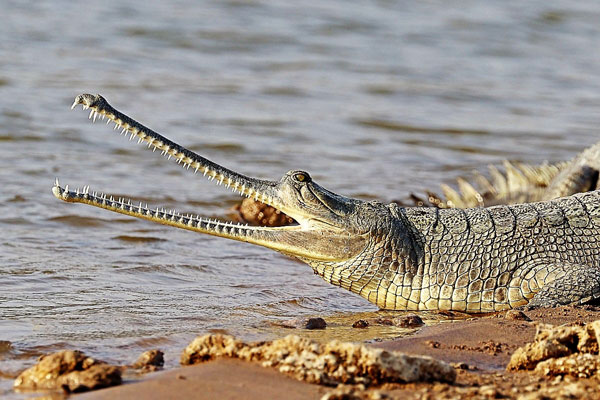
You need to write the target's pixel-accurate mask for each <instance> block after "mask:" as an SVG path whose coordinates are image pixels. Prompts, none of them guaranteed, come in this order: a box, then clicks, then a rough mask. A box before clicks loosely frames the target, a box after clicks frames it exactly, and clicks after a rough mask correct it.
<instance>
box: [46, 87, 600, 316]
mask: <svg viewBox="0 0 600 400" xmlns="http://www.w3.org/2000/svg"><path fill="white" fill-rule="evenodd" d="M76 105H82V106H83V108H84V109H85V108H90V109H91V111H90V118H93V119H94V120H95V119H96V118H98V117H100V118H102V119H104V118H108V120H109V121H112V122H114V123H115V126H117V127H121V128H122V131H123V133H129V134H131V136H132V137H138V141H140V142H145V143H146V144H147V145H148V147H149V148H153V149H159V150H161V151H162V153H163V154H164V155H165V156H167V157H169V158H174V159H175V160H176V161H177V162H178V163H180V164H182V165H183V166H184V167H186V168H191V169H193V170H194V171H195V172H201V173H202V174H203V175H205V176H208V177H209V179H211V180H216V181H217V182H218V183H220V184H224V185H226V186H227V187H229V188H231V189H232V190H234V191H235V192H238V193H240V194H242V195H245V196H248V197H253V198H255V199H256V200H260V201H261V202H263V203H265V204H266V205H269V206H272V207H274V208H276V209H278V210H280V211H281V212H283V213H285V214H287V215H288V216H290V217H291V218H293V219H294V220H295V221H296V222H297V224H295V225H291V226H285V227H260V226H247V225H242V224H238V223H230V222H220V221H212V220H208V219H205V218H202V217H199V216H196V217H193V216H189V215H181V214H178V213H175V212H168V211H165V210H160V209H156V210H151V209H149V208H148V207H147V206H142V204H140V205H139V206H136V205H134V204H133V203H132V202H131V201H129V200H125V199H118V200H115V199H114V198H112V197H107V196H106V195H101V194H100V195H99V194H96V193H90V191H89V188H87V187H86V188H84V189H83V190H76V191H70V190H69V189H68V186H66V187H65V188H63V187H61V186H60V185H59V184H58V182H56V184H55V186H54V187H53V189H52V190H53V193H54V195H55V196H56V197H57V198H59V199H61V200H64V201H67V202H76V203H85V204H89V205H93V206H96V207H100V208H105V209H108V210H111V211H114V212H118V213H122V214H127V215H131V216H135V217H138V218H143V219H148V220H151V221H154V222H158V223H162V224H167V225H172V226H175V227H178V228H182V229H187V230H191V231H196V232H201V233H206V234H210V235H215V236H221V237H225V238H228V239H234V240H238V241H245V242H249V243H253V244H258V245H261V246H265V247H268V248H271V249H273V250H276V251H279V252H282V253H284V254H287V255H289V256H292V257H296V258H298V259H300V260H302V261H304V262H306V263H308V264H309V265H310V266H311V267H312V268H313V269H314V271H315V272H316V273H317V274H318V275H320V276H321V277H323V278H324V279H325V280H326V281H328V282H330V283H332V284H334V285H338V286H341V287H343V288H346V289H348V290H350V291H352V292H354V293H357V294H359V295H361V296H363V297H364V298H366V299H367V300H369V301H371V302H372V303H375V304H377V305H378V306H379V307H381V308H385V309H394V310H406V309H410V310H457V311H466V312H476V313H479V312H490V311H499V310H505V309H508V308H513V307H518V306H522V305H526V304H529V305H530V306H556V305H559V304H571V303H583V302H588V301H592V300H595V299H597V298H598V297H600V268H599V265H598V264H599V258H600V256H599V253H600V250H599V244H598V239H597V238H598V234H599V233H600V193H599V192H596V191H594V192H589V193H583V194H577V195H573V196H570V197H564V198H560V199H556V200H551V201H546V202H538V203H531V204H520V205H513V206H495V207H491V208H472V209H466V210H462V209H437V208H402V207H400V206H398V205H397V204H390V205H385V204H382V203H379V202H365V201H361V200H357V199H351V198H348V197H344V196H341V195H338V194H335V193H332V192H330V191H328V190H326V189H325V188H323V187H321V186H320V185H318V184H317V183H315V182H314V181H313V180H312V178H311V177H310V175H309V174H308V173H307V172H305V171H290V172H288V173H287V174H285V175H284V176H283V177H282V178H281V179H280V180H279V181H265V180H259V179H254V178H250V177H247V176H244V175H241V174H239V173H237V172H234V171H232V170H229V169H226V168H224V167H222V166H220V165H218V164H216V163H214V162H211V161H209V160H207V159H206V158H204V157H201V156H199V155H197V154H195V153H194V152H192V151H190V150H188V149H185V148H184V147H182V146H180V145H178V144H176V143H174V142H172V141H170V140H169V139H167V138H165V137H164V136H161V135H159V134H158V133H156V132H154V131H152V130H150V129H149V128H146V127H145V126H143V125H141V124H140V123H138V122H137V121H134V120H133V119H131V118H129V117H127V116H126V115H124V114H122V113H120V112H119V111H117V110H116V109H114V108H113V107H111V106H110V105H109V104H108V103H107V102H106V100H105V99H104V98H102V97H101V96H100V95H97V96H93V95H89V94H84V95H80V96H78V97H77V98H76V99H75V103H74V104H73V107H75V106H76ZM577 176H579V175H577V174H571V175H569V181H570V182H573V183H572V184H570V185H567V186H569V187H570V188H571V189H572V188H573V187H577V186H578V185H579V186H581V184H579V183H578V182H587V181H589V180H590V174H589V173H586V174H583V175H581V176H582V177H583V178H582V179H579V178H577ZM596 177H597V176H596ZM594 184H595V183H594ZM571 189H569V190H571Z"/></svg>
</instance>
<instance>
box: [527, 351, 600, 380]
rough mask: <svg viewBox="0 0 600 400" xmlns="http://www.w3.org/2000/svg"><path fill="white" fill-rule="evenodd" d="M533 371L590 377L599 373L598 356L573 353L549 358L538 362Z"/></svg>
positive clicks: (599, 362)
mask: <svg viewBox="0 0 600 400" xmlns="http://www.w3.org/2000/svg"><path fill="white" fill-rule="evenodd" d="M535 371H537V372H541V373H543V374H544V375H550V376H556V375H571V376H575V377H577V378H590V377H592V376H595V375H600V357H599V356H598V355H597V354H589V353H575V354H571V355H569V356H567V357H561V358H551V359H549V360H545V361H542V362H540V363H539V364H538V365H537V366H536V367H535Z"/></svg>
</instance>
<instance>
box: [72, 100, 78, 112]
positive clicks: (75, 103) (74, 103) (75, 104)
mask: <svg viewBox="0 0 600 400" xmlns="http://www.w3.org/2000/svg"><path fill="white" fill-rule="evenodd" d="M75 106H77V99H75V101H74V102H73V105H72V106H71V110H72V109H74V108H75Z"/></svg>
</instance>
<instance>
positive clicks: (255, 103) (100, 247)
mask: <svg viewBox="0 0 600 400" xmlns="http://www.w3.org/2000/svg"><path fill="white" fill-rule="evenodd" d="M1 8H2V10H1V13H2V24H0V39H1V40H0V340H1V342H0V371H1V374H0V375H2V376H6V377H10V376H11V375H13V374H14V373H15V372H16V371H18V370H19V369H21V368H24V367H25V366H28V365H31V364H32V363H33V362H34V361H35V357H36V356H37V355H39V354H42V353H46V352H49V351H53V350H56V349H60V348H65V347H68V348H78V349H81V350H84V351H86V352H87V353H89V354H91V355H93V356H96V357H98V358H103V359H106V360H108V361H114V362H121V363H123V362H131V361H133V360H134V359H135V358H136V356H137V355H138V354H139V353H140V352H141V351H143V350H147V349H149V348H155V347H158V348H162V349H163V350H166V351H167V364H168V365H169V366H173V365H176V363H177V358H178V355H179V351H180V350H181V349H182V348H183V347H184V346H185V345H186V344H187V343H188V342H189V341H190V340H191V339H192V338H193V337H195V335H197V334H200V333H205V332H209V331H213V332H214V331H227V332H230V333H233V334H236V335H239V336H241V337H244V338H247V339H262V338H269V337H273V336H276V335H280V334H285V333H288V332H290V331H289V330H284V329H281V328H276V327H274V326H273V323H277V322H278V321H283V320H287V319H291V318H296V317H301V316H323V317H325V318H326V319H328V320H329V321H333V323H332V324H333V325H335V321H337V320H344V319H349V320H352V319H357V318H358V317H359V316H364V315H376V313H375V312H376V308H375V307H374V306H372V305H370V304H369V303H367V302H366V301H365V300H363V299H361V298H359V297H357V296H355V295H352V294H350V293H348V292H346V291H344V290H342V289H338V288H335V287H332V286H329V285H328V284H326V283H324V282H322V281H321V280H320V278H318V277H317V276H315V275H313V274H312V273H311V270H310V268H309V267H308V266H306V265H304V264H301V263H298V262H295V261H293V260H290V259H288V258H286V257H284V256H282V255H279V254H277V253H274V252H271V251H269V250H267V249H263V248H259V247H254V246H251V245H246V244H242V243H238V242H233V241H227V240H224V239H219V238H213V237H208V236H202V235H198V234H194V233H191V232H187V231H179V230H176V229H173V228H169V227H164V226H160V225H155V224H151V223H148V222H144V221H138V220H134V219H132V218H126V217H124V216H121V215H117V214H112V213H109V212H107V211H103V210H99V209H93V208H91V207H86V206H82V205H72V204H66V203H62V202H60V201H58V200H56V199H55V198H54V197H53V196H52V193H51V191H50V188H51V186H52V184H53V182H54V179H55V177H59V178H60V179H61V183H63V184H65V183H68V184H70V185H72V187H73V186H83V185H88V184H89V185H91V187H92V190H102V191H105V192H109V193H112V194H116V195H123V196H125V195H127V196H131V197H133V198H134V199H138V200H141V201H144V202H148V203H150V204H151V205H154V206H165V207H167V208H174V209H177V210H179V211H183V212H192V211H193V212H194V213H199V214H201V215H207V216H212V217H217V218H222V219H228V216H227V213H228V209H229V208H230V207H232V206H233V205H234V204H235V203H236V202H237V201H238V199H239V198H238V196H237V195H235V194H232V193H231V192H230V191H228V190H224V189H223V188H222V187H217V186H215V185H213V184H211V183H208V182H206V181H205V180H203V179H201V178H200V177H197V176H194V175H193V174H192V173H190V172H188V171H185V170H183V169H182V168H180V167H179V166H177V165H176V164H175V163H173V162H167V161H166V160H165V159H164V158H162V157H160V156H159V155H158V154H152V153H150V152H148V151H145V150H144V148H143V147H142V146H137V145H135V143H134V142H132V143H130V142H127V141H126V140H125V139H123V137H119V136H118V135H116V134H114V133H113V132H112V131H111V130H110V129H109V128H107V127H105V126H102V125H99V124H96V125H92V124H91V123H90V122H89V121H88V119H87V113H83V112H82V111H81V110H80V109H78V110H77V111H71V110H70V109H69V107H70V105H71V103H72V101H73V98H74V97H75V95H77V94H78V93H82V92H90V93H101V94H103V95H104V96H105V97H106V98H107V99H108V101H109V102H111V104H112V105H113V106H115V107H116V108H118V109H120V110H121V111H123V112H125V113H127V114H129V115H130V116H132V117H133V118H135V119H137V120H138V121H140V122H142V123H144V124H146V125H147V126H149V127H151V128H153V129H154V130H156V131H158V132H161V133H163V134H164V135H166V136H168V137H170V138H171V139H173V140H175V141H176V142H179V143H181V144H183V145H185V146H187V147H189V148H190V149H192V150H194V151H196V152H198V153H200V154H202V155H204V156H206V157H208V158H209V159H212V160H214V161H216V162H218V163H220V164H222V165H224V166H226V167H228V168H231V169H234V170H236V171H239V172H242V173H244V174H247V175H251V176H255V177H260V178H268V179H278V178H279V177H280V176H281V175H282V174H283V173H285V172H286V171H288V170H290V169H306V170H308V171H309V172H311V174H312V175H313V178H314V179H315V180H316V181H317V182H319V183H320V184H322V185H323V186H325V187H327V188H328V189H331V190H333V191H335V192H338V193H341V194H344V195H348V196H353V197H358V198H362V199H379V200H382V201H390V200H393V199H403V198H406V197H407V195H408V194H409V193H411V192H416V193H419V192H421V193H422V192H423V191H424V190H426V189H436V188H437V187H438V185H439V183H442V182H452V181H453V180H454V179H455V178H456V177H458V176H465V175H466V176H468V174H469V172H470V171H471V170H473V169H479V170H484V169H485V166H486V165H487V164H499V163H500V162H501V160H503V159H505V158H508V159H511V160H521V161H527V162H532V163H537V162H542V161H544V160H555V161H556V160H563V159H568V158H570V157H572V156H573V155H574V154H575V153H576V152H577V151H579V150H581V149H582V148H584V147H586V146H587V145H590V144H592V143H594V142H596V141H597V140H598V139H599V137H600V135H599V133H600V132H599V129H598V128H599V127H600V112H599V111H600V51H599V48H600V23H599V21H600V3H598V2H597V1H579V2H570V1H564V0H561V1H531V2H522V1H505V0H503V1H487V2H479V1H468V0H467V1H457V2H448V1H421V2H404V1H401V2H395V1H385V0H380V1H348V0H344V1H341V0H340V1H338V0H332V1H327V2H322V1H306V2H294V1H277V0H269V1H266V0H265V1H260V0H228V1H221V0H219V1H216V0H215V1H202V2H195V1H189V0H187V1H186V0H180V1H171V2H164V1H156V0H148V1H145V2H143V5H142V3H139V2H130V1H116V0H106V1H102V2H74V1H62V0H61V1H59V0H55V1H35V2H34V1H20V0H19V1H17V0H15V1H10V0H5V1H3V2H2V7H1ZM339 325H340V326H342V325H345V323H340V324H339ZM351 331H352V330H351V329H346V330H344V329H339V330H337V331H336V330H335V329H333V330H331V331H326V333H327V332H332V333H330V335H333V336H336V335H337V333H335V332H341V333H339V335H340V337H344V338H350V339H353V340H366V339H368V338H374V337H382V336H383V337H390V336H394V335H399V334H402V332H399V331H395V330H394V329H392V328H389V329H388V330H387V331H386V330H385V329H383V330H381V329H380V330H379V331H377V330H372V331H369V330H367V331H366V333H364V334H362V335H363V336H360V337H358V336H356V335H354V334H353V333H352V332H351ZM353 335H354V336H353ZM0 382H2V387H3V388H4V389H2V390H8V389H7V387H9V386H10V380H8V379H4V380H0ZM0 393H1V391H0Z"/></svg>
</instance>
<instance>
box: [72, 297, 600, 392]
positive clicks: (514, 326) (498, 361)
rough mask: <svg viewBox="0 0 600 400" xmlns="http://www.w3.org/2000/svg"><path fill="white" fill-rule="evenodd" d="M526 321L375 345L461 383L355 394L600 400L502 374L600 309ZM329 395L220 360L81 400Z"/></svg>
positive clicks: (578, 386) (586, 385)
mask: <svg viewBox="0 0 600 400" xmlns="http://www.w3.org/2000/svg"><path fill="white" fill-rule="evenodd" d="M525 314H526V316H527V317H528V318H529V319H531V321H526V320H520V319H516V320H515V319H511V318H510V317H508V316H507V315H506V314H505V313H500V314H494V315H489V316H484V317H477V318H473V319H470V320H462V321H456V322H448V323H440V324H437V325H433V326H425V327H424V328H423V329H421V330H420V331H419V332H418V333H417V334H415V335H413V336H411V337H405V338H399V339H396V340H392V341H386V342H380V343H375V344H373V345H372V346H374V347H380V348H384V349H387V350H397V351H402V352H405V353H409V354H418V355H429V356H432V357H434V358H437V359H439V360H443V361H447V362H450V363H453V364H454V365H455V368H456V369H457V371H458V379H457V381H456V382H455V383H454V384H440V383H419V384H386V385H383V386H381V387H373V388H370V389H367V390H366V391H362V390H357V391H356V392H355V394H356V395H357V396H359V397H363V398H367V396H369V395H371V394H373V391H379V392H380V393H381V394H383V395H388V396H390V397H391V398H427V397H430V398H457V397H465V398H471V397H479V398H486V397H492V398H493V397H507V398H512V397H517V396H518V395H523V394H526V395H527V396H529V397H527V398H543V397H541V396H542V395H549V396H556V395H558V393H559V392H560V393H563V392H564V391H567V392H568V393H571V394H573V395H576V397H578V398H597V396H598V394H597V387H598V384H599V381H598V380H597V379H578V380H576V379H575V378H570V377H565V378H551V377H544V376H540V375H537V374H535V373H533V372H518V373H514V372H507V371H506V370H505V367H506V364H507V363H508V361H509V359H510V355H511V354H512V353H513V352H514V351H515V350H516V349H517V348H518V347H520V346H523V345H524V344H525V343H527V342H531V341H532V340H533V338H534V335H535V326H536V324H537V323H549V324H553V325H560V324H567V323H577V324H584V323H587V322H591V321H594V320H597V319H600V308H599V307H592V306H584V307H561V308H556V309H538V310H533V311H526V312H525ZM171 356H173V355H171ZM332 390H334V388H328V387H323V386H318V385H313V384H308V383H304V382H300V381H296V380H294V379H292V378H289V377H287V376H285V375H283V374H280V373H279V372H277V371H275V370H273V369H269V368H263V367H261V366H259V365H258V364H254V363H248V362H243V361H239V360H230V359H221V360H217V361H212V362H208V363H204V364H201V365H195V366H191V367H184V368H178V369H176V370H170V371H166V372H160V373H154V374H150V375H148V376H146V377H145V378H144V379H143V380H141V381H137V382H133V383H129V384H124V385H121V386H118V387H113V388H108V389H103V390H100V391H96V392H91V393H86V394H81V395H78V396H76V398H78V399H111V400H114V399H130V398H135V397H139V398H147V399H159V398H160V399H165V398H196V399H212V398H221V399H239V398H245V399H263V398H288V399H296V398H298V399H307V398H320V397H322V396H323V395H325V394H327V393H329V392H331V391H332ZM563 395H564V393H563ZM536 396H537V397H536ZM594 396H596V397H594Z"/></svg>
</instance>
